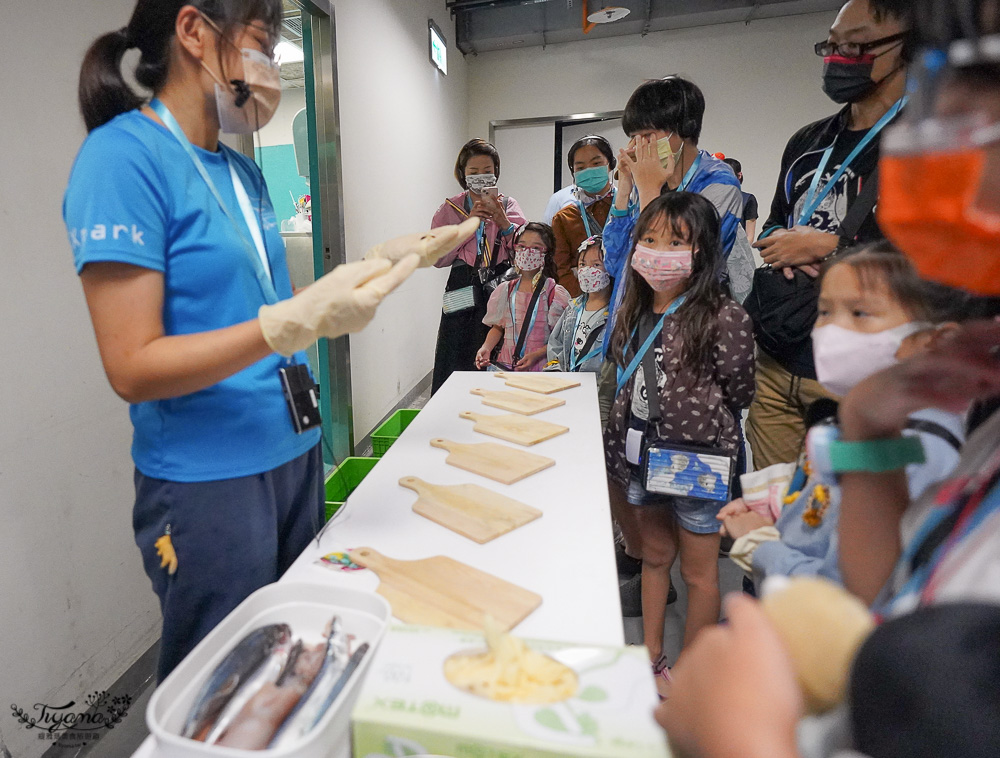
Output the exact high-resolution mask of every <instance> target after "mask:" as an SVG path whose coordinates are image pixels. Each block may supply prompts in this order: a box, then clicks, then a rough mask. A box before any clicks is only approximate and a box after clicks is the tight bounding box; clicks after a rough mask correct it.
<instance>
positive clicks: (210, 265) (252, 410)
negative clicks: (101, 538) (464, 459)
mask: <svg viewBox="0 0 1000 758" xmlns="http://www.w3.org/2000/svg"><path fill="white" fill-rule="evenodd" d="M281 17H282V3H281V1H280V0H194V1H193V2H183V1H182V0H139V2H138V4H137V6H136V8H135V11H134V12H133V15H132V19H131V20H130V22H129V24H128V25H127V26H126V27H124V28H122V29H121V30H119V31H116V32H111V33H109V34H105V35H104V36H102V37H100V38H99V39H97V40H96V41H95V42H94V44H93V45H92V46H91V48H90V50H89V51H88V52H87V55H86V58H85V59H84V62H83V68H82V71H81V75H80V90H79V91H80V108H81V111H82V113H83V118H84V121H85V122H86V125H87V129H88V131H89V135H88V137H87V139H86V141H85V142H84V144H83V147H82V148H81V149H80V153H79V155H78V157H77V160H76V163H75V165H74V167H73V171H72V175H71V177H70V181H69V187H68V189H67V191H66V197H65V201H64V208H63V213H64V218H65V221H66V225H67V228H68V231H69V236H70V240H71V243H72V246H73V255H74V259H75V263H76V268H77V271H78V273H79V275H80V279H81V281H82V283H83V289H84V294H85V295H86V299H87V305H88V307H89V309H90V315H91V319H92V320H93V324H94V331H95V333H96V336H97V343H98V347H99V349H100V353H101V359H102V361H103V363H104V369H105V371H106V373H107V375H108V379H109V380H110V382H111V385H112V387H113V388H114V390H115V392H117V393H118V394H119V395H120V396H121V397H122V398H124V399H125V400H127V401H128V402H129V403H130V404H131V407H130V415H131V418H132V423H133V427H134V438H133V444H132V455H133V459H134V461H135V487H136V503H135V510H134V517H133V522H134V528H135V535H136V543H137V544H138V546H139V548H140V550H141V552H142V558H143V562H144V565H145V568H146V572H147V574H148V575H149V577H150V579H151V581H152V583H153V589H154V590H155V591H156V593H157V595H158V596H159V598H160V604H161V608H162V611H163V637H162V641H161V648H160V662H159V677H160V679H163V678H164V677H165V676H166V675H167V674H168V673H169V672H170V670H171V669H172V668H173V667H174V666H175V665H176V664H177V663H178V662H179V661H180V660H181V659H182V658H183V656H184V655H185V654H186V653H187V652H188V651H189V650H191V648H192V647H193V646H194V645H195V644H196V643H197V642H198V641H199V640H200V639H201V638H202V637H204V636H205V634H207V633H208V632H209V631H210V630H211V629H212V628H213V627H214V626H215V624H217V623H218V622H219V621H220V620H221V619H222V618H223V617H224V616H225V615H226V614H227V613H229V611H231V610H232V609H233V608H234V607H235V606H236V605H237V604H239V603H240V602H241V601H242V600H243V599H244V598H246V597H247V596H248V595H249V594H250V593H251V592H253V591H254V590H256V589H257V588H259V587H261V586H263V585H265V584H268V583H270V582H273V581H275V580H276V579H277V578H278V577H279V576H280V575H281V574H282V573H283V572H284V571H285V569H287V568H288V566H289V565H290V564H291V563H292V561H293V560H294V559H295V558H296V557H297V556H298V554H299V553H300V552H301V551H302V550H303V548H304V547H305V546H306V545H307V543H308V541H309V540H310V539H311V538H312V537H313V536H315V535H316V533H317V531H318V529H319V526H320V524H321V523H322V513H323V481H322V480H323V477H322V473H323V472H322V457H321V454H320V449H319V441H320V432H319V429H318V428H315V424H316V423H317V422H318V408H316V407H310V406H314V405H315V395H314V394H313V396H312V398H310V395H309V392H308V389H309V388H311V387H312V379H311V376H310V374H309V373H308V369H307V368H305V367H306V358H305V355H304V353H303V352H302V351H303V350H304V349H305V348H306V347H308V346H309V345H310V344H311V343H312V342H313V341H315V340H316V339H317V338H319V337H336V336H339V335H343V334H347V333H349V332H354V331H358V330H360V329H361V328H362V327H364V326H365V324H367V323H368V321H370V320H371V318H372V317H373V316H374V313H375V308H376V306H377V305H378V303H379V302H380V301H381V300H382V298H383V297H384V296H385V295H387V294H388V293H389V292H391V291H392V290H393V289H394V288H395V287H396V286H397V285H398V284H399V283H400V282H402V281H403V280H405V279H406V278H407V277H408V276H409V275H410V273H411V272H412V271H413V270H414V269H415V268H416V267H417V266H418V265H431V263H433V262H434V261H435V260H436V259H437V255H438V254H440V253H443V252H445V250H442V249H441V248H442V247H447V248H448V249H450V248H451V247H452V246H453V245H454V243H455V242H456V241H460V239H458V237H459V236H460V235H461V234H465V233H466V230H464V229H461V230H458V229H455V228H454V227H453V228H452V229H451V230H450V231H449V230H444V231H442V232H439V233H438V234H437V235H432V238H431V239H429V240H428V239H424V240H423V241H421V242H416V241H415V237H414V238H404V239H400V240H398V241H396V242H395V243H390V244H387V245H382V246H380V247H379V248H378V249H377V250H373V251H372V254H371V255H369V257H374V258H376V259H374V260H366V261H362V262H358V263H351V264H347V265H343V266H339V267H337V268H336V269H334V270H333V271H332V272H330V273H329V274H327V275H326V276H324V277H322V278H321V279H319V280H318V281H317V282H315V283H314V284H312V285H311V286H309V287H307V288H306V289H304V290H302V291H300V292H298V293H297V294H295V295H294V296H293V295H292V284H291V281H290V280H289V275H288V269H287V265H286V262H285V250H284V243H283V241H282V239H281V237H280V235H279V233H278V229H277V224H276V220H275V214H274V210H273V208H272V206H271V202H270V200H269V198H268V195H267V192H266V188H265V186H264V180H263V175H262V174H261V172H260V170H259V169H258V168H257V166H256V165H255V164H254V163H253V162H252V161H251V160H249V159H248V158H246V157H244V156H243V155H241V154H239V153H237V152H235V151H233V150H231V149H229V148H227V147H226V146H224V145H222V144H220V143H219V139H218V137H219V132H220V130H221V131H227V132H234V133H243V134H247V133H251V132H253V131H255V130H257V129H259V128H260V127H262V126H263V125H264V124H265V123H266V122H267V121H268V120H269V119H270V117H271V116H272V115H273V113H274V110H275V108H276V107H277V105H278V100H279V99H280V96H281V87H280V79H279V76H278V69H277V66H276V65H275V64H274V63H273V57H272V56H273V47H274V44H275V42H276V40H277V39H278V29H279V25H280V23H281ZM131 48H138V50H139V53H140V60H139V63H138V66H137V68H136V70H135V78H136V79H137V81H138V82H139V83H140V84H142V85H143V86H145V87H147V88H148V89H150V90H151V91H152V92H153V93H154V95H155V96H154V97H153V99H152V100H151V101H150V102H148V103H147V102H146V101H145V99H144V98H141V97H139V96H138V95H137V94H135V93H134V92H133V91H132V90H131V89H130V88H129V86H128V85H127V84H126V82H125V80H124V79H123V77H122V73H121V68H120V67H121V61H122V56H123V55H124V53H125V52H126V51H127V50H129V49H131ZM410 253H415V254H410ZM379 258H380V259H379ZM386 258H389V259H390V260H386ZM392 259H394V260H396V261H397V263H396V264H395V265H393V264H392V263H391V260H392ZM283 381H287V382H289V383H291V384H293V385H294V384H295V382H296V381H300V382H302V383H304V384H306V385H307V388H306V392H305V396H304V401H303V402H304V403H305V406H303V409H302V410H300V412H299V413H297V414H295V416H293V415H292V414H291V413H290V408H289V405H288V404H287V403H286V400H285V396H284V394H283V390H282V385H283ZM303 427H305V428H303Z"/></svg>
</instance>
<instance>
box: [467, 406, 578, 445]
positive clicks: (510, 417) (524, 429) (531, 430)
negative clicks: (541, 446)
mask: <svg viewBox="0 0 1000 758" xmlns="http://www.w3.org/2000/svg"><path fill="white" fill-rule="evenodd" d="M458 415H459V417H460V418H464V419H468V420H469V421H475V422H476V425H475V426H474V427H472V428H473V430H474V431H477V432H479V433H480V434H488V435H489V436H490V437H499V438H500V439H502V440H507V442H516V443H517V444H518V445H525V446H526V447H530V446H531V445H537V444H538V443H539V442H545V440H550V439H552V438H553V437H558V436H559V435H560V434H565V433H566V432H568V431H569V427H568V426H560V425H559V424H552V423H549V422H548V421H542V420H541V419H537V418H528V417H527V416H521V415H519V414H517V413H508V414H506V415H503V416H492V415H486V414H482V413H473V412H472V411H462V412H461V413H459V414H458Z"/></svg>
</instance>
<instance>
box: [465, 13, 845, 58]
mask: <svg viewBox="0 0 1000 758" xmlns="http://www.w3.org/2000/svg"><path fill="white" fill-rule="evenodd" d="M844 1H845V0H759V1H758V2H755V1H754V0H603V2H602V0H587V2H586V5H587V12H588V13H594V12H596V11H600V10H601V9H602V8H610V7H613V6H618V7H623V8H627V9H628V10H629V11H630V13H629V15H628V16H626V17H625V18H623V19H621V20H620V21H614V22H612V23H608V24H598V25H596V26H594V27H593V29H591V31H590V32H589V34H584V32H583V13H584V5H585V0H448V2H447V6H448V9H449V10H451V12H452V15H453V16H454V18H455V36H456V40H457V42H458V49H459V50H461V51H462V53H463V54H466V55H469V54H471V55H476V54H478V53H482V52H489V51H492V50H512V49H517V48H520V47H537V46H541V47H544V46H545V45H550V44H552V43H555V42H573V41H578V40H585V39H601V38H604V37H619V36H625V35H630V34H639V35H645V34H648V33H649V32H655V31H662V30H665V29H683V28H688V27H694V26H709V25H712V24H727V23H732V22H739V21H742V22H745V23H752V22H753V20H754V19H761V18H776V17H780V16H793V15H798V14H802V13H816V12H821V11H835V10H837V9H838V8H840V6H841V5H843V3H844ZM831 20H832V16H831Z"/></svg>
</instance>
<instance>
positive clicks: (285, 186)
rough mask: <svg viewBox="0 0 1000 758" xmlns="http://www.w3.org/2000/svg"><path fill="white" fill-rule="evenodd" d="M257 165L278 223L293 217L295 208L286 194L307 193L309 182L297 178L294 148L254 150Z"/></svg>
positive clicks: (282, 146) (296, 195)
mask: <svg viewBox="0 0 1000 758" xmlns="http://www.w3.org/2000/svg"><path fill="white" fill-rule="evenodd" d="M255 152H256V155H257V164H258V165H259V166H260V167H261V169H262V170H263V172H264V181H266V182H267V188H268V190H269V191H270V193H271V204H272V205H274V212H275V213H276V214H277V215H278V221H279V222H280V221H284V220H285V219H287V218H291V217H292V216H294V215H295V206H294V205H293V203H292V198H291V196H290V195H289V194H288V193H289V192H291V193H292V194H294V195H295V197H296V198H297V197H299V196H300V195H305V194H308V193H309V182H307V181H306V180H305V179H303V178H302V177H301V176H299V170H298V167H297V166H296V165H295V148H294V147H293V146H292V145H270V146H268V147H258V148H256V149H255Z"/></svg>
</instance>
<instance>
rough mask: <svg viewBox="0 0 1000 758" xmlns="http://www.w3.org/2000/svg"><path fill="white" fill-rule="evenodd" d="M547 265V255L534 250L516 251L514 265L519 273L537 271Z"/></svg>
mask: <svg viewBox="0 0 1000 758" xmlns="http://www.w3.org/2000/svg"><path fill="white" fill-rule="evenodd" d="M544 263H545V253H539V252H535V251H534V250H516V251H515V252H514V265H515V266H517V270H518V271H537V270H538V269H540V268H541V267H542V264H544Z"/></svg>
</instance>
